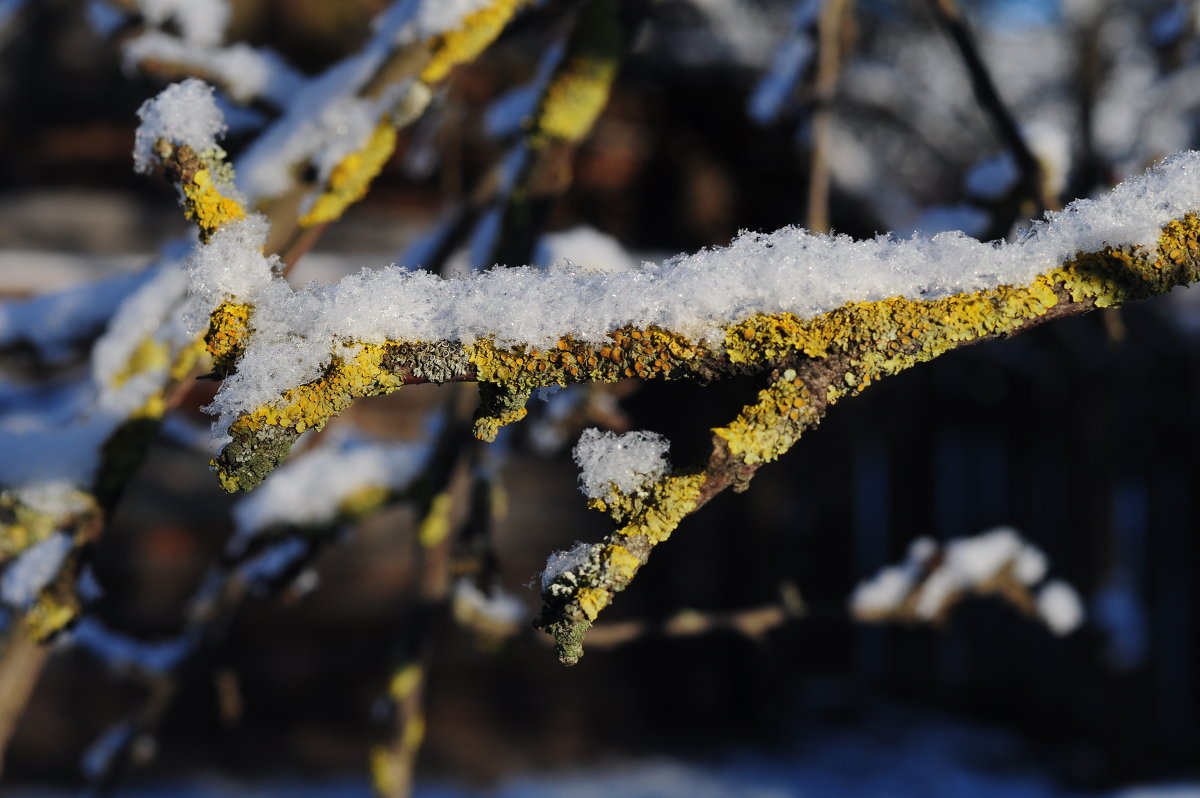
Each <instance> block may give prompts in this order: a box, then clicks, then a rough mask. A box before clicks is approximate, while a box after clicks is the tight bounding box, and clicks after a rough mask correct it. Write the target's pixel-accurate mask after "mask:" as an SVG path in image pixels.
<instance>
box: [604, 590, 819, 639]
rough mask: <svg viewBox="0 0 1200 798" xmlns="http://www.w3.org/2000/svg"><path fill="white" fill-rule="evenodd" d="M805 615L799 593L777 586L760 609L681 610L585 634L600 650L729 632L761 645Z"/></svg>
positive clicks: (617, 623)
mask: <svg viewBox="0 0 1200 798" xmlns="http://www.w3.org/2000/svg"><path fill="white" fill-rule="evenodd" d="M807 614H808V610H807V608H806V607H805V605H804V601H803V599H802V598H801V597H800V591H799V590H797V589H796V586H795V585H792V584H790V583H788V584H783V585H781V586H780V600H779V601H778V602H777V603H774V604H764V605H763V606H761V607H749V608H746V609H741V610H724V611H711V612H704V611H701V610H694V609H684V610H680V611H679V612H677V613H675V614H674V615H672V616H671V617H669V618H666V619H664V620H662V621H657V622H652V621H614V622H611V623H608V622H606V623H603V624H600V625H598V626H596V627H594V628H593V629H592V630H591V631H590V632H589V633H588V646H589V647H590V648H594V649H601V650H604V649H611V648H617V647H620V646H623V645H627V644H629V643H633V642H637V641H639V640H643V639H645V638H650V637H664V638H671V637H675V638H678V637H698V636H700V635H706V634H713V633H715V632H731V633H733V634H736V635H741V636H742V637H745V638H746V639H747V640H750V641H753V642H756V643H757V642H762V640H764V639H765V638H766V636H767V634H768V633H769V632H771V631H773V630H775V629H778V628H780V627H782V626H784V625H785V624H787V623H790V622H792V621H796V620H800V619H803V618H804V617H805V616H806V615H807Z"/></svg>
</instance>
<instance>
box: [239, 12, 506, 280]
mask: <svg viewBox="0 0 1200 798" xmlns="http://www.w3.org/2000/svg"><path fill="white" fill-rule="evenodd" d="M525 2H526V0H492V2H490V3H489V4H487V5H485V6H483V7H481V8H479V9H478V10H476V11H472V12H471V13H469V14H467V15H466V16H465V17H463V18H462V19H461V20H460V22H459V24H458V26H457V27H455V28H452V29H450V30H447V31H444V32H442V33H439V34H437V35H435V36H433V37H432V38H429V39H426V40H423V41H418V42H415V43H413V44H399V46H397V45H398V42H397V39H398V38H399V31H398V30H392V27H393V26H394V25H395V24H396V23H394V22H391V20H393V19H394V20H396V21H397V22H399V23H400V24H404V23H407V21H408V18H407V17H406V16H405V15H406V14H412V13H413V11H412V10H411V8H412V7H413V6H412V4H409V3H405V2H403V0H402V1H401V2H399V3H396V4H395V5H394V6H393V7H392V9H390V10H389V11H388V12H385V15H384V16H383V17H381V19H382V20H384V21H383V22H382V23H381V24H380V26H379V28H380V30H379V31H378V32H377V33H376V36H375V40H374V41H373V42H371V43H369V44H368V45H367V48H366V51H368V52H369V51H370V50H372V49H374V48H382V49H384V50H386V51H387V53H388V54H387V56H386V57H385V58H383V59H381V60H380V61H379V63H378V65H377V66H376V68H375V69H374V70H373V71H372V72H371V74H370V75H369V76H368V77H367V78H366V79H365V80H364V81H363V83H362V84H361V86H359V87H358V92H357V97H358V99H360V100H365V101H371V102H372V103H374V105H375V107H376V109H377V115H378V122H377V124H376V126H375V128H374V130H373V131H372V132H371V133H370V134H369V135H368V136H367V137H366V139H365V141H363V142H361V143H360V144H359V146H357V147H355V148H354V149H353V150H352V151H351V152H349V153H348V154H346V155H345V156H344V157H342V158H340V159H339V160H338V161H337V163H336V164H334V165H333V166H332V168H329V169H328V170H327V171H328V174H327V176H326V177H325V178H323V179H318V180H315V181H314V180H305V179H297V178H299V177H300V176H301V175H302V174H303V173H304V171H305V169H306V168H308V169H314V170H316V171H317V174H318V175H319V174H320V171H321V170H320V169H319V164H318V163H317V162H316V160H315V156H316V153H308V154H307V156H306V160H307V161H308V162H307V163H300V162H297V163H292V164H288V165H287V166H286V172H287V173H289V174H290V175H291V176H292V178H293V180H295V187H294V188H293V189H291V190H288V191H285V192H283V193H279V194H276V195H274V196H270V197H260V198H259V199H258V203H259V206H260V207H261V209H262V210H264V211H265V213H266V215H267V216H268V218H270V220H271V223H272V236H273V237H272V240H271V241H270V242H269V243H268V250H269V251H273V252H278V253H279V254H280V256H281V258H282V259H283V261H284V263H285V265H286V266H288V267H290V266H292V265H293V264H294V263H295V261H296V260H297V259H298V258H299V257H300V256H301V255H302V254H303V253H304V252H306V251H307V250H308V249H309V248H310V247H311V246H312V244H313V242H314V241H315V240H316V238H317V237H318V236H319V235H320V231H321V229H322V228H323V227H324V225H325V224H327V223H329V222H331V221H333V220H335V219H338V218H339V217H340V216H341V215H342V213H343V211H344V210H345V209H346V208H347V207H348V206H349V205H350V204H352V203H354V202H357V201H358V200H359V199H361V198H362V197H363V196H364V195H365V194H366V191H367V189H368V187H369V186H370V183H371V181H372V180H373V179H374V178H375V176H376V175H378V173H379V172H380V170H381V169H382V168H383V166H384V164H385V163H386V161H387V160H388V158H389V157H390V156H391V154H392V152H393V151H394V149H395V146H396V131H397V130H398V129H400V128H403V127H406V126H407V125H409V124H411V123H412V122H413V121H414V120H415V119H417V118H418V117H419V116H420V115H421V114H422V113H424V111H425V109H426V108H427V107H428V104H429V101H430V99H431V98H432V92H433V90H434V89H435V88H436V87H437V86H439V85H441V84H442V83H444V82H445V81H446V79H447V78H448V77H449V76H450V74H451V73H452V71H453V69H454V68H455V67H456V66H458V65H460V64H463V63H467V62H469V61H472V60H474V58H475V57H476V56H478V55H479V54H480V53H481V52H482V51H483V50H484V49H485V48H486V47H487V46H488V45H490V44H491V43H492V41H494V40H495V38H496V37H497V36H498V35H499V34H500V33H501V31H502V30H503V29H504V27H505V26H506V25H507V23H508V22H509V20H510V19H511V18H512V17H513V15H514V14H515V13H516V12H517V10H518V9H519V8H520V7H521V6H523V5H524V4H525ZM353 58H354V57H352V58H351V59H347V60H346V61H345V62H343V64H337V65H334V66H333V67H331V68H330V69H329V70H327V71H326V73H325V75H326V76H330V75H336V74H338V72H339V70H341V71H344V66H346V65H349V63H350V61H351V60H352V59H353ZM318 81H319V79H317V80H314V81H313V82H312V83H310V85H311V86H314V87H315V88H316V90H317V91H318V92H319V91H320V90H321V88H322V85H321V84H320V83H319V82H318ZM318 96H319V95H318ZM313 112H314V109H312V108H305V107H303V106H302V105H301V104H300V103H297V104H296V105H295V106H293V108H292V109H290V110H289V113H288V114H285V116H284V117H283V118H282V119H281V120H280V121H278V122H277V123H275V125H274V126H273V128H272V129H268V130H267V131H264V134H263V136H262V137H260V140H259V147H260V149H259V151H258V152H257V153H255V154H254V156H255V157H257V158H260V159H271V158H275V157H278V155H279V154H278V153H275V152H270V151H266V148H267V147H274V146H278V145H280V144H286V143H287V142H288V140H289V138H290V137H291V136H292V135H294V132H295V131H294V129H295V128H298V127H300V126H302V125H304V124H305V123H308V124H311V123H312V120H311V116H312V114H313ZM289 128H293V130H292V131H290V132H289ZM292 140H294V139H292Z"/></svg>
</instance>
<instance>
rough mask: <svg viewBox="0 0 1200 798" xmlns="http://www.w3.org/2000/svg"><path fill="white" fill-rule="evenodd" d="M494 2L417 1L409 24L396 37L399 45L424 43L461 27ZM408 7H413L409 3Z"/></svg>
mask: <svg viewBox="0 0 1200 798" xmlns="http://www.w3.org/2000/svg"><path fill="white" fill-rule="evenodd" d="M495 2H496V0H417V2H416V3H415V5H416V11H415V14H413V16H412V18H411V20H410V21H409V24H408V25H407V26H406V27H404V28H402V29H401V30H400V32H399V33H398V35H397V38H398V40H399V42H400V43H401V44H405V43H408V42H409V41H424V40H425V39H431V38H433V37H434V36H437V35H439V34H442V33H445V32H447V31H451V30H454V29H455V28H460V27H462V23H463V20H464V19H466V18H467V17H468V16H470V15H471V14H474V13H475V12H476V11H479V10H481V9H484V8H487V7H488V6H490V5H493V4H495ZM408 5H410V6H411V5H414V4H413V3H409V4H408Z"/></svg>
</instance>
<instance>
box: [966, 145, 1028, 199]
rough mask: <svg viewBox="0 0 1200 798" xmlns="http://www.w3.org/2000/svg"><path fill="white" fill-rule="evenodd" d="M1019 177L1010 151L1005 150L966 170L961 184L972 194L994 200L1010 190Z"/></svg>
mask: <svg viewBox="0 0 1200 798" xmlns="http://www.w3.org/2000/svg"><path fill="white" fill-rule="evenodd" d="M1020 177H1021V173H1020V171H1019V170H1018V169H1017V162H1016V161H1015V160H1013V156H1012V153H1008V152H1006V153H1003V154H1001V155H997V156H996V157H995V158H989V159H988V160H986V161H981V162H980V163H978V164H976V165H975V167H974V168H973V169H972V170H971V171H970V172H967V176H966V178H964V180H963V185H964V186H965V188H966V189H967V191H969V192H970V193H971V195H972V196H975V197H979V198H980V199H985V200H996V199H1000V198H1001V197H1003V196H1004V195H1006V194H1008V192H1010V191H1012V187H1013V186H1014V185H1016V182H1017V180H1018V179H1019V178H1020Z"/></svg>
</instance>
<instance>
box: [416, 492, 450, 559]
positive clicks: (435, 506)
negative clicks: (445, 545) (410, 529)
mask: <svg viewBox="0 0 1200 798" xmlns="http://www.w3.org/2000/svg"><path fill="white" fill-rule="evenodd" d="M453 510H454V502H453V500H452V499H451V498H450V494H449V493H446V492H442V493H439V494H438V495H437V496H435V497H434V498H433V501H432V502H430V504H429V512H428V513H427V514H426V515H425V517H424V518H423V519H421V524H420V526H419V527H417V540H418V541H419V542H420V544H421V545H422V546H424V547H425V548H427V549H431V548H433V547H434V546H436V545H438V544H439V543H441V542H442V541H444V540H445V539H446V538H447V537H448V536H449V535H450V532H451V525H450V514H451V512H453Z"/></svg>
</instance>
